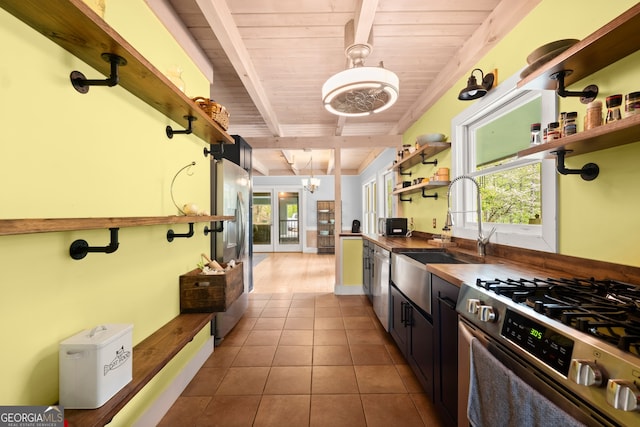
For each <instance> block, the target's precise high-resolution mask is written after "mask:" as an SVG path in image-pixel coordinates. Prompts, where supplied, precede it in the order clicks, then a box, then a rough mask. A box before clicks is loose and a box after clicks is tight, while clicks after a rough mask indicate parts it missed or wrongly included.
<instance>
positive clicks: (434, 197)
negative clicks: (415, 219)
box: [422, 188, 438, 200]
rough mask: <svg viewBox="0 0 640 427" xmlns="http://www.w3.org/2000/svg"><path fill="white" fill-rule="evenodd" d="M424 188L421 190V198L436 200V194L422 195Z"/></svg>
mask: <svg viewBox="0 0 640 427" xmlns="http://www.w3.org/2000/svg"><path fill="white" fill-rule="evenodd" d="M424 190H425V189H424V188H423V189H422V197H424V198H425V199H427V198H429V197H431V198H432V199H435V200H438V193H433V194H424Z"/></svg>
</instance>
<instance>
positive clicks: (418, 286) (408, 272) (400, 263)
mask: <svg viewBox="0 0 640 427" xmlns="http://www.w3.org/2000/svg"><path fill="white" fill-rule="evenodd" d="M427 264H466V262H465V261H464V260H462V259H460V258H457V257H455V256H453V255H451V254H450V253H448V252H444V251H425V252H402V253H393V254H391V283H392V285H393V286H395V287H396V288H398V289H399V290H400V292H402V293H403V294H404V295H405V296H406V297H407V298H408V299H409V300H411V301H412V302H413V303H414V304H415V305H417V306H418V307H420V308H421V309H422V310H423V311H424V312H425V313H426V314H428V315H431V277H430V275H429V273H428V272H427V267H426V265H427Z"/></svg>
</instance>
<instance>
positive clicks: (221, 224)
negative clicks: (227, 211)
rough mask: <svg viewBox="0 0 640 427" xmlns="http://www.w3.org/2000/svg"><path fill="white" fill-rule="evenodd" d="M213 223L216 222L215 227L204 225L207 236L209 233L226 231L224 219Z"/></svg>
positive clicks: (214, 222)
mask: <svg viewBox="0 0 640 427" xmlns="http://www.w3.org/2000/svg"><path fill="white" fill-rule="evenodd" d="M212 224H216V225H215V227H214V228H209V227H208V226H206V225H205V226H204V235H205V236H207V235H209V233H222V232H223V231H224V222H223V221H213V222H212Z"/></svg>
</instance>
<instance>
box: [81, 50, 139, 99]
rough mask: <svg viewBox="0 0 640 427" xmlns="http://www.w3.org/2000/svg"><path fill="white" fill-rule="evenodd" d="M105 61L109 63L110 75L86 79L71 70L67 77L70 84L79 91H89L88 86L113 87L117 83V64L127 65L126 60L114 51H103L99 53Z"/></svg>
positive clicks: (118, 78)
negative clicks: (104, 77)
mask: <svg viewBox="0 0 640 427" xmlns="http://www.w3.org/2000/svg"><path fill="white" fill-rule="evenodd" d="M100 57H101V58H102V59H104V60H105V61H106V62H110V63H111V75H110V76H109V78H108V79H105V80H88V79H87V78H86V77H85V76H84V74H82V73H81V72H80V71H72V72H71V75H70V76H69V78H70V79H71V84H72V85H73V87H74V88H75V90H77V91H78V92H80V93H87V92H89V87H90V86H109V87H113V86H115V85H117V84H118V81H119V80H120V77H119V76H118V66H120V65H122V66H124V65H127V60H126V59H124V58H123V57H121V56H118V55H116V54H115V53H103V54H102V55H100Z"/></svg>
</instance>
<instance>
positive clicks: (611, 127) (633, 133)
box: [518, 115, 640, 157]
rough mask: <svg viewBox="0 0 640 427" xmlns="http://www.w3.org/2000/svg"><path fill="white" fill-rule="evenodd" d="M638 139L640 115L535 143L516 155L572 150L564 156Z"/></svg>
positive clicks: (615, 145) (603, 148) (523, 155)
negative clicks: (545, 141)
mask: <svg viewBox="0 0 640 427" xmlns="http://www.w3.org/2000/svg"><path fill="white" fill-rule="evenodd" d="M638 141H640V115H636V116H631V117H627V118H624V119H622V120H616V121H615V122H611V123H607V124H605V125H602V126H598V127H597V128H593V129H589V130H586V131H584V132H579V133H576V134H573V135H569V136H566V137H564V138H560V139H556V140H555V141H551V142H547V143H545V144H541V145H537V146H534V147H531V148H527V149H525V150H522V151H519V152H518V157H529V156H535V155H538V156H542V157H553V154H550V153H551V151H555V150H560V149H565V150H573V151H572V152H570V153H567V155H566V157H569V156H576V155H578V154H585V153H590V152H593V151H599V150H605V149H607V148H613V147H618V146H620V145H625V144H630V143H633V142H638Z"/></svg>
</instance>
